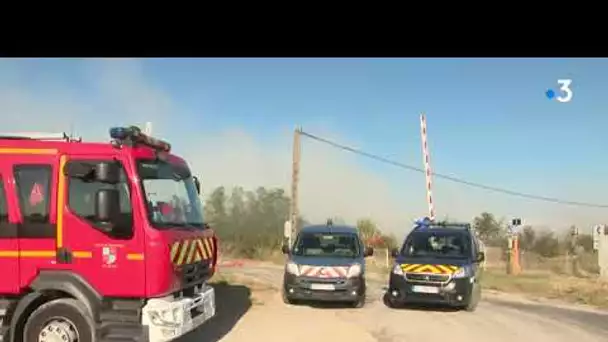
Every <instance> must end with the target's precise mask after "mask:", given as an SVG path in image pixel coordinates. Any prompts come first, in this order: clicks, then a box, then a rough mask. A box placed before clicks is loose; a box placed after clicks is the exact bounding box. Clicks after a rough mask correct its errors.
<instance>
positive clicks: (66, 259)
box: [57, 247, 72, 264]
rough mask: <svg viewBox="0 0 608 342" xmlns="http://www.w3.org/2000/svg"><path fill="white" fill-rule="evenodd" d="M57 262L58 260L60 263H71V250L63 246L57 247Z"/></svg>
mask: <svg viewBox="0 0 608 342" xmlns="http://www.w3.org/2000/svg"><path fill="white" fill-rule="evenodd" d="M57 262H59V263H60V264H71V263H72V251H70V250H69V249H67V248H65V247H61V248H59V249H57Z"/></svg>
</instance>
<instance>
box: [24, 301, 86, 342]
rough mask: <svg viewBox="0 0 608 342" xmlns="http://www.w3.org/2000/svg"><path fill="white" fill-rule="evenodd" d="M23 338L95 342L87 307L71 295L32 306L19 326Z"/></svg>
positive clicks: (43, 340) (45, 341)
mask: <svg viewBox="0 0 608 342" xmlns="http://www.w3.org/2000/svg"><path fill="white" fill-rule="evenodd" d="M23 330H24V331H23V340H24V341H28V342H29V341H32V342H34V341H38V342H54V341H62V342H63V341H65V342H95V328H94V323H93V319H92V318H91V316H90V314H89V312H88V309H87V307H86V306H85V305H84V304H83V303H81V302H79V301H77V300H75V299H71V298H61V299H55V300H52V301H50V302H48V303H44V304H42V305H41V306H40V307H39V308H37V309H36V310H34V312H32V314H31V315H30V317H29V318H28V320H27V322H26V323H25V328H24V329H23Z"/></svg>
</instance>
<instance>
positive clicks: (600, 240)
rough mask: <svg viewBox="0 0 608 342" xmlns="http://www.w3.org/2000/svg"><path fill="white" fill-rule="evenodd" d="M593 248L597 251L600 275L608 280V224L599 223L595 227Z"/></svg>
mask: <svg viewBox="0 0 608 342" xmlns="http://www.w3.org/2000/svg"><path fill="white" fill-rule="evenodd" d="M593 249H595V250H596V251H597V263H598V266H599V268H600V277H601V278H602V279H605V280H608V225H605V224H598V225H595V226H594V227H593Z"/></svg>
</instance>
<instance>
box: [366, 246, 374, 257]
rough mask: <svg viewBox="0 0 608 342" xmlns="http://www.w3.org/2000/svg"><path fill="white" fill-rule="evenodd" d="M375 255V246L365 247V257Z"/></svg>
mask: <svg viewBox="0 0 608 342" xmlns="http://www.w3.org/2000/svg"><path fill="white" fill-rule="evenodd" d="M372 255H374V248H373V247H365V257H366V258H367V257H370V256H372Z"/></svg>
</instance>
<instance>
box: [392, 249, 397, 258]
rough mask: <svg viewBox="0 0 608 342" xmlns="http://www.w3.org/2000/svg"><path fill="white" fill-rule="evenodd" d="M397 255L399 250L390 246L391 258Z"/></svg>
mask: <svg viewBox="0 0 608 342" xmlns="http://www.w3.org/2000/svg"><path fill="white" fill-rule="evenodd" d="M398 255H399V250H398V249H397V248H392V249H391V256H392V257H393V258H396V257H397V256H398Z"/></svg>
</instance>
